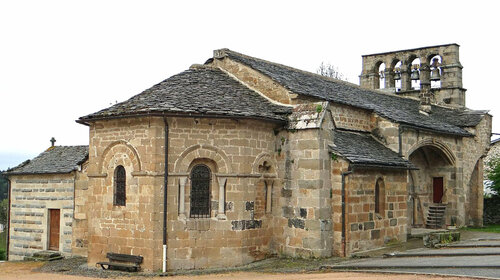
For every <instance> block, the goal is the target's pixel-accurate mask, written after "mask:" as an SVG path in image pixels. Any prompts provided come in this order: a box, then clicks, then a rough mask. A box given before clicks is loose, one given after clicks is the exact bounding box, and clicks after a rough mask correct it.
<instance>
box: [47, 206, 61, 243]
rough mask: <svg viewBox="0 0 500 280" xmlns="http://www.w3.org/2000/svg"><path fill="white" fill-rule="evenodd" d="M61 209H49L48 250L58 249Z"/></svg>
mask: <svg viewBox="0 0 500 280" xmlns="http://www.w3.org/2000/svg"><path fill="white" fill-rule="evenodd" d="M60 221H61V210H59V209H49V250H53V251H59V233H60V228H61V226H60Z"/></svg>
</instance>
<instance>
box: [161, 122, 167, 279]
mask: <svg viewBox="0 0 500 280" xmlns="http://www.w3.org/2000/svg"><path fill="white" fill-rule="evenodd" d="M163 122H164V123H165V172H164V176H163V186H164V187H163V269H162V271H163V273H165V272H167V194H168V192H167V190H168V123H167V119H166V117H165V116H164V117H163Z"/></svg>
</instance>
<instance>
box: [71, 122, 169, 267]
mask: <svg viewBox="0 0 500 280" xmlns="http://www.w3.org/2000/svg"><path fill="white" fill-rule="evenodd" d="M163 131H164V124H163V119H162V118H134V119H118V120H109V121H96V122H94V123H91V125H90V133H89V137H90V139H89V164H88V168H87V170H88V177H89V182H88V190H86V192H87V194H88V196H87V203H86V205H87V207H86V209H83V208H85V207H82V208H80V207H79V208H78V213H76V215H77V217H79V218H86V219H87V221H88V237H89V245H88V262H89V265H90V266H93V265H94V264H95V263H96V262H99V261H105V260H106V253H107V252H114V253H123V254H133V255H142V256H143V257H144V262H143V267H144V268H146V269H148V270H153V269H159V268H160V267H161V251H162V249H161V237H162V224H161V217H162V216H161V212H160V209H162V204H161V202H162V201H161V200H162V197H163V195H162V194H163V188H162V186H163V170H164V168H163V166H164V165H163V163H164V159H163V158H164V152H163V139H164V138H163ZM118 165H122V166H124V168H125V170H126V205H125V206H116V205H114V203H113V191H114V187H113V185H114V182H113V180H114V178H113V177H114V171H115V169H116V167H117V166H118ZM83 188H84V187H83ZM83 188H82V191H83ZM82 210H83V211H82Z"/></svg>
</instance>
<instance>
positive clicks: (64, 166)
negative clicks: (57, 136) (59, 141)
mask: <svg viewBox="0 0 500 280" xmlns="http://www.w3.org/2000/svg"><path fill="white" fill-rule="evenodd" d="M88 155H89V148H88V146H54V147H51V148H49V149H47V151H45V152H43V153H41V154H40V155H38V156H37V157H36V158H34V159H32V160H27V161H25V162H23V163H21V164H20V165H18V166H17V167H14V168H12V169H10V170H8V171H7V172H5V174H6V175H17V174H55V173H70V172H71V171H74V170H76V168H77V167H78V165H80V164H82V163H83V162H84V161H85V160H86V159H87V158H88Z"/></svg>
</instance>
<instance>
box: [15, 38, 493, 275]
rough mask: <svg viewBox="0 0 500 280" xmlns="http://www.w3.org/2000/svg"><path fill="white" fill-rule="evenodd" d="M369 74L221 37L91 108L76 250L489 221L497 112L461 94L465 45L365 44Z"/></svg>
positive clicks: (223, 247) (297, 250)
mask: <svg viewBox="0 0 500 280" xmlns="http://www.w3.org/2000/svg"><path fill="white" fill-rule="evenodd" d="M360 82H361V83H360V86H358V85H355V84H351V83H348V82H344V81H340V80H336V79H332V78H328V77H324V76H320V75H317V74H314V73H310V72H306V71H302V70H299V69H295V68H292V67H289V66H285V65H281V64H277V63H273V62H269V61H266V60H263V59H259V58H255V57H251V56H248V55H244V54H241V53H237V52H235V51H232V50H228V49H220V50H215V51H214V55H213V57H212V58H209V59H208V60H207V61H206V62H205V63H204V64H202V65H193V66H191V67H190V69H188V70H186V71H184V72H182V73H179V74H177V75H174V76H172V77H170V78H168V79H166V80H164V81H162V82H160V83H158V84H156V85H154V86H153V87H151V88H149V89H147V90H145V91H144V92H142V93H140V94H138V95H136V96H134V97H132V98H130V99H129V100H127V101H124V102H121V103H118V104H115V105H113V106H111V107H109V108H106V109H103V110H101V111H99V112H96V113H93V114H90V115H87V116H83V117H81V118H79V119H78V120H77V122H78V123H80V124H83V125H86V126H88V127H89V146H88V159H87V160H86V162H85V163H84V168H83V169H80V170H82V171H81V172H82V174H83V175H82V176H84V178H85V182H84V184H81V186H84V187H81V188H76V187H75V189H74V193H75V201H74V209H73V211H74V212H73V213H72V214H73V217H74V219H73V224H72V229H73V234H72V242H71V244H72V250H74V252H75V254H83V255H86V256H88V262H89V265H90V266H93V265H95V263H96V262H99V261H103V260H105V258H106V253H107V252H114V253H123V254H133V255H141V256H143V257H144V262H143V265H142V267H143V268H144V269H146V270H159V269H162V268H163V269H164V270H165V269H167V270H176V269H202V268H209V267H226V266H237V265H242V264H246V263H249V262H252V261H255V260H258V259H262V258H265V257H266V256H268V255H270V254H279V255H286V256H294V257H329V256H333V255H335V256H349V255H350V254H352V253H354V252H357V251H362V250H367V249H371V248H376V247H381V246H383V245H384V244H385V243H387V242H391V241H403V242H404V241H406V236H407V233H408V232H409V230H410V229H411V228H412V227H424V226H427V227H440V228H441V227H446V226H447V225H456V226H459V227H461V226H468V225H481V224H482V201H483V200H482V198H483V184H482V178H483V157H484V156H485V155H486V153H487V150H488V147H489V143H490V133H491V116H490V115H489V114H488V113H487V112H486V111H474V110H470V109H467V108H466V107H465V92H466V90H465V89H464V88H463V87H462V65H461V64H460V61H459V46H458V45H457V44H448V45H440V46H432V47H424V48H418V49H410V50H403V51H394V52H387V53H380V54H372V55H365V56H363V69H362V73H361V75H360ZM15 172H16V169H14V170H12V171H11V176H10V179H11V184H12V187H11V189H21V188H23V186H22V185H17V184H19V182H17V181H16V180H17V179H16V178H15ZM82 178H83V177H82ZM23 203H24V204H26V203H27V202H23ZM36 203H37V202H36V201H33V202H31V204H36ZM18 204H19V205H18V206H19V207H22V205H21V204H22V203H21V202H20V203H18ZM11 209H13V208H11ZM11 211H12V210H11ZM23 211H24V210H23ZM30 211H33V212H35V211H37V210H25V211H24V212H30ZM11 214H12V213H11ZM11 222H12V220H11ZM12 225H13V224H12V223H11V228H12ZM15 227H16V225H14V228H15ZM14 230H15V229H14ZM44 230H46V229H44ZM42 239H43V238H42ZM43 240H44V241H42V242H46V239H43ZM21 241H22V240H18V241H16V242H13V240H11V248H13V247H12V246H14V244H16V243H21ZM44 244H45V243H44ZM43 246H46V245H42V247H43ZM44 249H45V248H44ZM77 252H78V253H77Z"/></svg>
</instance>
